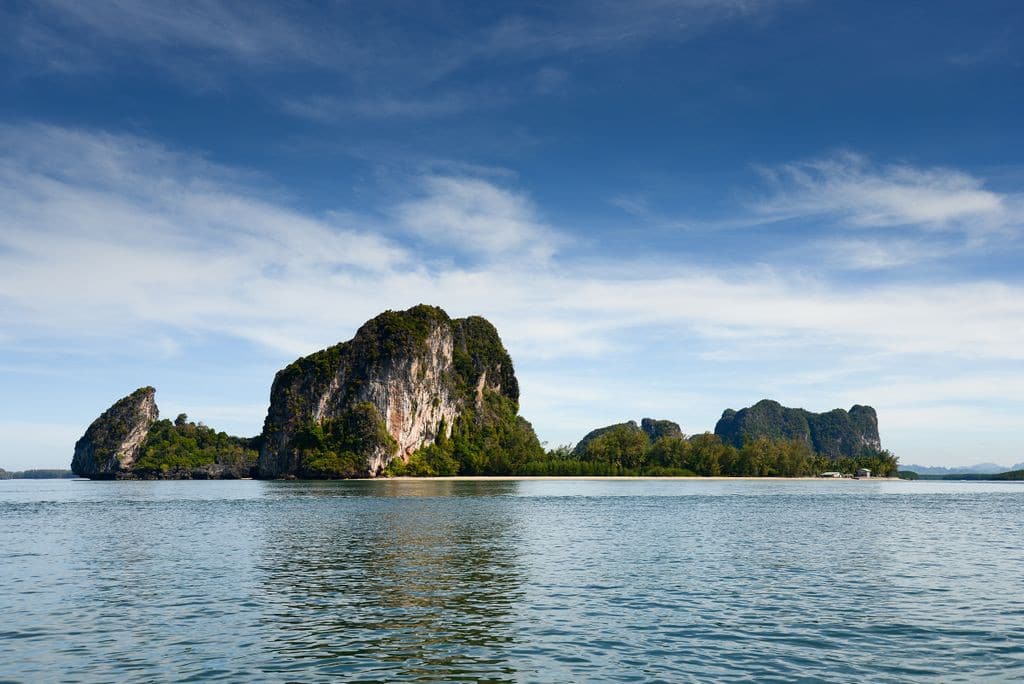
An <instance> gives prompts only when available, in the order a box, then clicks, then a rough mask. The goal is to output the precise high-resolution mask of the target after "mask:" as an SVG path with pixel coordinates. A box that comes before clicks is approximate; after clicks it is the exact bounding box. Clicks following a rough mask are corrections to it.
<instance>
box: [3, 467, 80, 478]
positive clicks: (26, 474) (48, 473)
mask: <svg viewBox="0 0 1024 684" xmlns="http://www.w3.org/2000/svg"><path fill="white" fill-rule="evenodd" d="M73 477H75V474H74V473H73V472H71V471H70V470H65V469H63V468H35V469H30V470H16V471H14V472H11V471H7V470H4V469H3V468H0V480H62V479H70V478H73Z"/></svg>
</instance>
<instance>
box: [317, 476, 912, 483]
mask: <svg viewBox="0 0 1024 684" xmlns="http://www.w3.org/2000/svg"><path fill="white" fill-rule="evenodd" d="M518 480H527V481H541V482H547V481H551V482H558V481H559V480H588V481H595V482H605V481H609V482H614V481H616V480H643V481H651V482H656V481H658V480H666V481H669V480H680V481H686V482H691V481H696V482H709V481H711V482H730V481H755V482H779V481H792V482H871V481H872V480H874V481H875V482H904V481H905V480H901V479H900V478H898V477H870V478H861V479H859V480H858V479H854V478H852V477H842V478H840V477H747V476H742V477H730V476H727V475H714V476H703V475H670V476H664V477H659V476H656V475H441V476H437V477H407V476H400V477H372V478H367V481H371V482H429V481H435V482H436V481H441V482H512V481H518ZM308 481H309V482H313V481H315V480H308Z"/></svg>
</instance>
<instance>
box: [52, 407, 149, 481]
mask: <svg viewBox="0 0 1024 684" xmlns="http://www.w3.org/2000/svg"><path fill="white" fill-rule="evenodd" d="M159 415H160V412H159V410H158V409H157V406H156V390H155V389H154V388H152V387H140V388H139V389H137V390H135V391H134V392H132V393H131V394H129V395H128V396H126V397H124V398H122V399H119V400H118V401H117V402H115V403H114V405H113V406H111V407H110V408H109V409H107V410H106V411H104V412H103V414H102V415H101V416H100V417H99V418H97V419H96V420H94V421H93V422H92V424H91V425H90V426H89V427H88V429H87V430H86V431H85V434H84V435H82V438H81V439H79V440H78V442H76V443H75V455H74V457H73V458H72V461H71V470H72V471H74V473H75V474H76V475H79V476H81V477H92V478H103V477H114V476H115V475H116V474H117V473H118V472H123V471H126V470H130V469H131V467H132V465H133V464H134V463H135V459H136V458H137V457H138V454H139V449H140V448H141V447H142V443H143V442H145V441H146V437H147V436H148V435H149V430H150V428H151V427H152V425H153V423H154V422H155V421H156V420H157V418H158V417H159Z"/></svg>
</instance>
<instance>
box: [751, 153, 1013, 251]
mask: <svg viewBox="0 0 1024 684" xmlns="http://www.w3.org/2000/svg"><path fill="white" fill-rule="evenodd" d="M758 170H759V171H760V173H761V175H762V177H763V178H764V179H765V181H766V182H767V183H768V186H769V188H770V190H771V192H770V194H768V195H767V196H765V197H763V198H762V199H760V200H759V201H756V202H754V203H753V204H752V209H753V210H754V212H755V214H756V215H757V216H759V217H761V218H763V219H764V220H772V221H784V220H791V219H797V218H799V219H808V218H815V217H823V218H828V219H831V220H835V221H838V222H841V223H842V224H845V225H847V226H852V227H857V228H895V227H907V226H910V227H916V228H920V229H923V230H930V231H956V232H964V233H969V234H972V235H985V234H991V233H998V232H1004V231H1018V230H1019V229H1020V226H1021V225H1022V221H1024V214H1022V213H1021V211H1020V210H1021V203H1020V198H1018V197H1012V196H1006V195H1003V194H1000V193H997V192H995V191H992V190H989V189H987V188H986V187H985V186H984V183H983V182H982V181H981V180H980V179H978V178H975V177H973V176H970V175H968V174H966V173H963V172H960V171H957V170H954V169H945V168H928V169H920V168H916V167H912V166H908V165H888V166H881V167H877V166H874V165H872V164H871V163H870V162H869V161H868V159H867V158H866V157H864V156H862V155H858V154H855V153H850V152H846V153H843V154H839V155H837V156H834V157H831V158H824V159H816V160H810V161H804V162H795V163H790V164H784V165H781V166H778V167H759V168H758Z"/></svg>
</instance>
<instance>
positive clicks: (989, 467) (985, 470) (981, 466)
mask: <svg viewBox="0 0 1024 684" xmlns="http://www.w3.org/2000/svg"><path fill="white" fill-rule="evenodd" d="M900 470H909V471H911V472H915V473H917V474H918V475H992V474H995V473H1005V472H1009V471H1014V470H1024V463H1017V464H1015V465H1012V466H1004V465H999V464H997V463H978V464H975V465H969V466H952V467H949V468H944V467H941V466H923V465H913V464H906V465H904V464H902V463H901V464H900Z"/></svg>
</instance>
